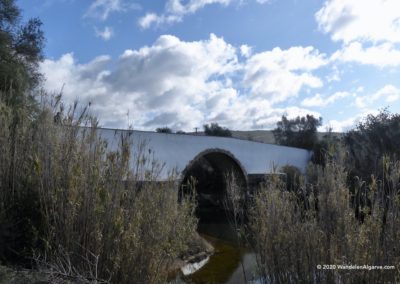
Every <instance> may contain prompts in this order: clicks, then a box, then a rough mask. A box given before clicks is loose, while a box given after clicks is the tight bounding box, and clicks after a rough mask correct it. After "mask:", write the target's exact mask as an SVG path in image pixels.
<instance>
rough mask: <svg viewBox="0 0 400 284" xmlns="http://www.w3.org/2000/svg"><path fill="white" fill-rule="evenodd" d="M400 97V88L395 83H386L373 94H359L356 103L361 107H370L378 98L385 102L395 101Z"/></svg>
mask: <svg viewBox="0 0 400 284" xmlns="http://www.w3.org/2000/svg"><path fill="white" fill-rule="evenodd" d="M399 99H400V89H398V88H396V87H395V86H393V85H386V86H384V87H383V88H381V89H379V90H378V91H377V92H375V93H374V94H371V95H366V96H359V97H357V98H356V99H355V101H354V104H355V105H356V106H357V107H358V108H361V109H364V108H366V107H369V106H371V105H373V104H374V103H376V102H377V101H378V100H383V101H384V102H385V103H393V102H395V101H398V100H399Z"/></svg>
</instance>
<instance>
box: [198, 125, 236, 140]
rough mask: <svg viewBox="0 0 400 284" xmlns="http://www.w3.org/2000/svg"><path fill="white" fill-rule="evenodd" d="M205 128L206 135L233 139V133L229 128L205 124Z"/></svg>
mask: <svg viewBox="0 0 400 284" xmlns="http://www.w3.org/2000/svg"><path fill="white" fill-rule="evenodd" d="M203 127H204V133H205V134H206V135H208V136H222V137H232V133H231V131H230V130H229V129H228V128H225V127H222V126H219V125H218V123H211V124H210V125H208V124H205V125H203Z"/></svg>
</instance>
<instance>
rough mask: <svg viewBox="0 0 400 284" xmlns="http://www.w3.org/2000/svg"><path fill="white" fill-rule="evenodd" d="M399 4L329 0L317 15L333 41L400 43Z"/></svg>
mask: <svg viewBox="0 0 400 284" xmlns="http://www.w3.org/2000/svg"><path fill="white" fill-rule="evenodd" d="M399 11H400V1H398V0H362V1H360V0H358V1H357V0H356V1H349V0H327V1H325V4H324V6H323V7H322V8H321V9H320V10H319V11H318V12H317V13H316V14H315V18H316V20H317V22H318V25H319V28H320V29H321V30H322V31H323V32H325V33H329V34H330V35H331V37H332V39H333V40H334V41H343V42H344V43H346V44H347V43H350V42H352V41H356V40H357V41H369V42H374V43H376V42H380V41H387V42H393V43H396V42H400V14H399Z"/></svg>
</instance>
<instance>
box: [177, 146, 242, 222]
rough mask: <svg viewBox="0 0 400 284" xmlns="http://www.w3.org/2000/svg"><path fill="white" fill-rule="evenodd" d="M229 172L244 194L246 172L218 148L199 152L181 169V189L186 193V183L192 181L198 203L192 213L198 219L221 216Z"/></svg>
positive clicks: (204, 219) (223, 210) (213, 218)
mask: <svg viewBox="0 0 400 284" xmlns="http://www.w3.org/2000/svg"><path fill="white" fill-rule="evenodd" d="M232 176H234V177H235V182H236V183H237V185H238V186H239V187H240V188H241V189H242V193H243V194H246V191H247V174H246V173H244V171H243V169H242V168H241V166H240V164H239V163H238V162H237V161H236V160H235V158H234V157H232V156H231V155H229V154H228V153H225V152H222V151H210V152H208V153H203V154H201V155H199V156H198V157H197V158H195V159H194V160H193V162H192V163H191V164H190V165H189V166H188V167H187V168H186V169H185V171H184V173H183V179H182V183H181V190H182V193H183V194H187V193H188V192H189V188H188V185H189V184H191V183H192V184H194V186H195V189H196V199H197V203H198V206H197V212H196V213H197V215H198V217H199V218H200V220H201V221H207V220H208V219H209V218H212V220H213V221H215V220H216V219H218V218H220V219H224V218H225V215H226V214H225V209H226V208H225V206H224V201H225V198H226V192H227V186H228V185H229V180H230V179H231V178H232Z"/></svg>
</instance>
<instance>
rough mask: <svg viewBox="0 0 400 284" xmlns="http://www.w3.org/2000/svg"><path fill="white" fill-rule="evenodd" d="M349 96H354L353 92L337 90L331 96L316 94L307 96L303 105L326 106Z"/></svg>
mask: <svg viewBox="0 0 400 284" xmlns="http://www.w3.org/2000/svg"><path fill="white" fill-rule="evenodd" d="M349 96H353V95H352V94H351V93H348V92H336V93H334V94H333V95H331V96H328V97H323V96H321V94H316V95H315V96H313V97H308V98H305V99H304V100H303V101H302V102H301V105H302V106H305V107H325V106H327V105H330V104H333V103H334V102H336V101H337V100H339V99H342V98H346V97H349Z"/></svg>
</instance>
